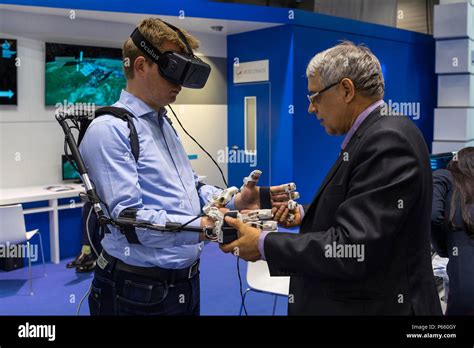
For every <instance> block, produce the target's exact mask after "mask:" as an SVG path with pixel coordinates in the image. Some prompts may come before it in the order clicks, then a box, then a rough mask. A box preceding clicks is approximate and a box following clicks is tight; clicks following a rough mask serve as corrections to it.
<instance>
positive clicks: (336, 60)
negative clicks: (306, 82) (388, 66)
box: [306, 41, 385, 99]
mask: <svg viewBox="0 0 474 348" xmlns="http://www.w3.org/2000/svg"><path fill="white" fill-rule="evenodd" d="M316 72H317V73H318V74H319V76H320V78H321V82H322V84H323V85H324V86H328V85H330V84H331V83H336V82H338V81H341V80H342V79H343V78H349V79H350V80H351V81H352V82H353V83H354V86H355V88H356V90H358V91H359V92H361V93H362V94H363V95H365V96H367V97H377V98H379V99H382V98H383V96H384V90H385V83H384V79H383V75H382V68H381V66H380V62H379V60H378V59H377V57H376V56H375V55H374V54H373V53H372V51H371V50H370V49H369V48H368V47H366V46H364V45H357V46H356V45H355V44H354V43H352V42H350V41H343V42H341V43H340V44H338V45H336V46H334V47H331V48H329V49H327V50H325V51H323V52H321V53H318V54H317V55H315V56H314V57H313V58H312V59H311V61H310V62H309V64H308V67H307V68H306V77H308V78H310V77H312V76H315V74H316Z"/></svg>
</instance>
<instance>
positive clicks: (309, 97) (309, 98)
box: [307, 82, 339, 104]
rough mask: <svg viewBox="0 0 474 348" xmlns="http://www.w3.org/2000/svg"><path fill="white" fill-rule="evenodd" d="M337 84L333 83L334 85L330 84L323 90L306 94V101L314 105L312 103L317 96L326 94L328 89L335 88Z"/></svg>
mask: <svg viewBox="0 0 474 348" xmlns="http://www.w3.org/2000/svg"><path fill="white" fill-rule="evenodd" d="M338 84H339V82H334V83H331V84H330V85H329V86H327V87H324V88H323V89H322V90H320V91H319V92H316V93H314V94H311V95H309V94H308V95H307V97H308V101H309V102H310V103H311V104H314V101H315V100H316V97H317V96H318V95H321V94H322V93H324V92H326V91H327V90H328V89H329V88H332V87H334V86H336V85H338Z"/></svg>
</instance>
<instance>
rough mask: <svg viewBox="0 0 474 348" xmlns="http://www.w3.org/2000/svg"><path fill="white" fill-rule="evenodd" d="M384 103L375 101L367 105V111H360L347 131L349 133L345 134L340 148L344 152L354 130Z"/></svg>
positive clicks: (381, 100)
mask: <svg viewBox="0 0 474 348" xmlns="http://www.w3.org/2000/svg"><path fill="white" fill-rule="evenodd" d="M383 103H384V101H383V99H380V100H377V101H376V102H375V103H373V104H371V105H369V107H368V108H367V109H365V110H364V111H362V112H361V113H360V114H359V116H357V118H356V120H355V122H354V123H353V124H352V127H351V129H349V132H347V134H346V137H345V138H344V141H343V142H342V145H341V148H342V149H343V150H344V149H345V148H346V146H347V144H349V141H350V140H351V138H352V136H353V135H354V133H355V132H356V130H357V129H358V128H359V127H360V125H361V124H362V122H364V120H365V119H366V118H367V117H368V116H369V115H370V114H371V113H372V111H374V110H375V109H377V108H378V107H379V106H381V105H382V104H383Z"/></svg>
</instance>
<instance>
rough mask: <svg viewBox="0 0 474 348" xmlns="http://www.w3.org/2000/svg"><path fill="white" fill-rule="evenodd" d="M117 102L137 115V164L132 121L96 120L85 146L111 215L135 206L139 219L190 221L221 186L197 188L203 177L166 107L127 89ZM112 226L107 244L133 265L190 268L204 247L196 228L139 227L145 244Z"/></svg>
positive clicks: (92, 174) (104, 242)
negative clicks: (129, 123)
mask: <svg viewBox="0 0 474 348" xmlns="http://www.w3.org/2000/svg"><path fill="white" fill-rule="evenodd" d="M113 106H116V107H121V108H126V109H127V110H129V111H130V112H131V113H132V114H133V115H134V118H133V121H134V124H135V127H136V129H137V133H138V138H139V144H140V157H139V160H138V163H137V162H136V161H135V158H134V157H133V155H132V152H131V147H130V141H129V134H130V131H129V129H128V127H127V123H126V122H125V121H122V120H121V119H119V118H116V117H114V116H112V115H104V116H100V117H98V118H97V119H95V120H94V121H93V122H92V123H91V124H90V125H89V128H88V129H87V132H86V135H85V136H84V139H83V141H82V143H81V146H80V152H81V154H82V156H83V158H84V162H85V165H86V167H87V170H88V173H89V176H90V178H91V179H92V181H93V183H94V184H95V187H96V189H97V193H98V194H99V197H101V199H102V200H103V201H104V202H105V203H106V204H107V205H108V208H109V211H110V214H111V215H112V217H113V218H117V217H118V216H119V214H120V213H121V212H122V210H124V209H126V208H136V209H138V212H137V220H139V221H143V222H151V223H154V224H159V225H165V223H166V222H167V221H169V222H179V223H185V222H187V221H189V220H191V219H192V218H193V217H196V216H197V215H199V214H200V213H201V209H202V206H203V205H204V204H205V203H207V201H208V200H209V197H210V195H212V194H213V193H215V192H218V191H220V190H219V189H217V188H216V187H214V186H210V185H204V186H202V187H201V188H200V190H199V193H198V192H197V190H196V187H197V184H198V178H197V176H196V174H195V173H194V171H193V169H192V167H191V163H190V161H189V158H188V156H187V154H186V152H185V150H184V148H183V145H182V144H181V140H180V138H179V136H178V135H177V134H176V133H175V130H174V129H173V127H172V126H171V125H170V124H169V123H168V122H167V121H166V120H164V118H163V115H166V110H165V108H161V109H160V111H159V112H157V111H155V110H154V109H152V108H151V107H150V106H148V105H147V104H146V103H144V102H143V101H142V100H140V99H138V98H137V97H135V96H134V95H132V94H130V93H129V92H127V91H122V93H121V95H120V100H119V101H118V102H117V103H115V104H114V105H113ZM160 123H161V124H162V127H160ZM231 203H232V204H229V205H231V206H233V201H232V202H231ZM104 211H106V210H105V209H104ZM200 223H201V219H200V218H199V219H197V220H196V221H194V222H192V223H191V224H190V226H194V227H199V226H200ZM108 228H109V229H110V231H111V232H112V233H107V234H105V237H104V239H103V240H102V246H103V248H104V249H105V250H106V251H107V253H109V254H110V255H112V256H114V257H116V258H118V259H120V260H122V261H123V262H125V263H127V264H130V265H135V266H142V267H151V266H160V267H163V268H168V269H179V268H185V267H188V266H190V265H191V264H192V263H193V262H194V261H196V260H197V259H198V258H199V256H200V254H201V250H202V247H203V243H202V242H199V234H198V233H196V232H159V231H153V230H149V229H142V228H140V229H138V228H137V229H136V231H137V235H138V238H139V240H140V242H141V244H129V243H128V242H127V240H126V238H125V235H123V234H122V233H120V231H118V230H117V229H116V228H114V227H111V226H110V225H109V226H108Z"/></svg>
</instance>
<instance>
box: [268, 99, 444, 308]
mask: <svg viewBox="0 0 474 348" xmlns="http://www.w3.org/2000/svg"><path fill="white" fill-rule="evenodd" d="M431 199H432V177H431V169H430V163H429V158H428V150H427V147H426V144H425V142H424V139H423V136H422V135H421V133H420V131H419V130H418V128H417V127H416V126H415V125H414V124H413V122H412V121H411V120H410V119H408V118H407V117H403V116H382V115H381V114H380V108H378V109H376V110H375V111H373V112H372V113H371V114H370V115H369V116H368V117H367V119H365V121H364V122H363V123H362V124H361V125H360V127H359V129H358V130H357V131H356V132H355V133H354V135H353V137H352V138H351V140H350V142H349V144H348V145H347V146H346V149H345V150H344V151H342V152H341V154H340V156H339V158H338V159H337V161H336V163H335V164H334V166H333V167H332V168H331V170H330V171H329V173H328V175H327V176H326V178H325V179H324V181H323V183H322V185H321V187H320V188H319V191H318V193H317V194H316V196H315V198H314V200H313V202H312V203H311V205H310V206H309V209H308V210H307V212H306V214H305V216H304V218H303V221H302V224H301V226H300V233H299V234H291V233H270V234H268V235H267V237H266V238H265V242H264V251H265V256H266V260H267V262H268V267H269V270H270V274H271V275H272V276H285V275H290V276H291V282H290V297H289V306H288V314H289V315H410V314H416V315H441V314H442V312H441V306H440V301H439V298H438V294H437V290H436V287H435V283H434V277H433V271H432V266H431V255H430V217H431ZM328 245H329V246H330V247H331V246H333V245H336V246H339V245H341V246H342V247H344V248H346V247H348V246H353V247H354V248H357V247H359V248H362V246H363V247H364V249H363V251H364V253H363V255H364V259H363V261H362V262H360V261H358V260H357V258H355V257H347V256H351V254H350V253H346V254H344V255H343V256H346V257H328V256H327V255H328V254H327V252H328V250H334V249H332V248H330V247H328ZM357 245H358V246H357ZM352 250H354V249H352ZM359 250H361V249H359ZM329 256H330V255H329ZM359 260H362V258H359Z"/></svg>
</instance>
